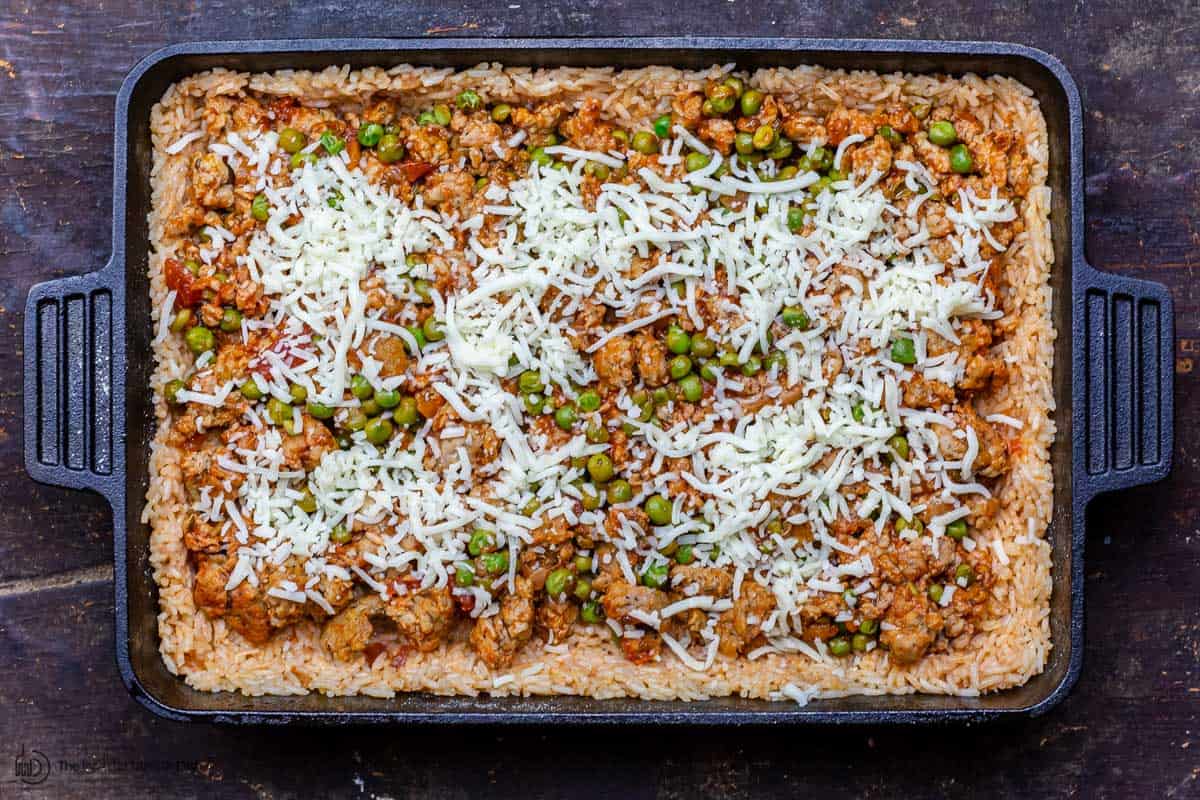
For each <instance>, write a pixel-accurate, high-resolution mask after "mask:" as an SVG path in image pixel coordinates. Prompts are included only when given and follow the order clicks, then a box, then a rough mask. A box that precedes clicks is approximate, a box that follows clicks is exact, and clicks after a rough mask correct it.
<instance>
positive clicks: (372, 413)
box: [362, 397, 383, 417]
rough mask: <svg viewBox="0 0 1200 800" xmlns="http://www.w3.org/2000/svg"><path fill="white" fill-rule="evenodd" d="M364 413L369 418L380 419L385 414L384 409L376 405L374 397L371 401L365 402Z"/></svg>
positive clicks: (363, 405)
mask: <svg viewBox="0 0 1200 800" xmlns="http://www.w3.org/2000/svg"><path fill="white" fill-rule="evenodd" d="M362 412H363V413H364V414H366V415H367V416H368V417H378V416H379V415H380V414H382V413H383V408H382V407H381V406H380V405H379V403H376V402H375V398H374V397H372V398H371V399H370V400H364V401H363V404H362Z"/></svg>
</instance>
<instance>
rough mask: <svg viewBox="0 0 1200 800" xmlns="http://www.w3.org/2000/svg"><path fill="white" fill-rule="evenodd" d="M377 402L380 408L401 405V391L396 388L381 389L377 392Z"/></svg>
mask: <svg viewBox="0 0 1200 800" xmlns="http://www.w3.org/2000/svg"><path fill="white" fill-rule="evenodd" d="M375 402H376V403H378V404H379V407H380V408H395V407H396V406H398V405H400V393H399V392H398V391H396V390H395V389H380V390H379V391H378V392H376V393H375Z"/></svg>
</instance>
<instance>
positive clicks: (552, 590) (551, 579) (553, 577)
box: [546, 569, 575, 597]
mask: <svg viewBox="0 0 1200 800" xmlns="http://www.w3.org/2000/svg"><path fill="white" fill-rule="evenodd" d="M574 579H575V576H574V575H572V574H571V570H569V569H556V570H554V571H553V572H551V573H550V574H549V575H547V576H546V594H548V595H550V596H551V597H558V596H559V595H560V594H562V593H563V592H565V591H567V589H569V588H571V583H572V581H574Z"/></svg>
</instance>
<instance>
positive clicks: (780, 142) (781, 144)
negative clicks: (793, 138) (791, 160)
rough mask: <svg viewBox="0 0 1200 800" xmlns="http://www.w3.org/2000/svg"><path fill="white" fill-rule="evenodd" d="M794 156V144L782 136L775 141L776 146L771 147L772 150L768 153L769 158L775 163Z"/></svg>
mask: <svg viewBox="0 0 1200 800" xmlns="http://www.w3.org/2000/svg"><path fill="white" fill-rule="evenodd" d="M791 154H792V143H791V142H790V141H788V140H787V139H785V138H783V137H782V136H780V137H779V138H778V139H776V140H775V144H773V145H771V149H770V150H768V151H767V158H770V159H773V160H775V161H782V160H784V159H785V158H787V157H788V156H790V155H791Z"/></svg>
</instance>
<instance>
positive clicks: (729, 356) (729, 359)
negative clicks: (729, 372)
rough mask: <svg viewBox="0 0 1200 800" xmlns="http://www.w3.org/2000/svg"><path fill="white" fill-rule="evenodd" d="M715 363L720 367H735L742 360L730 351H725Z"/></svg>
mask: <svg viewBox="0 0 1200 800" xmlns="http://www.w3.org/2000/svg"><path fill="white" fill-rule="evenodd" d="M717 363H718V364H720V365H721V366H722V367H736V366H738V365H739V364H741V363H742V360H741V359H740V358H738V354H737V353H734V352H733V351H731V350H726V351H725V352H724V353H721V355H720V356H718V357H717Z"/></svg>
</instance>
